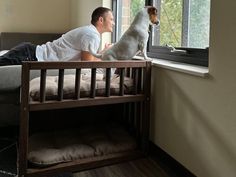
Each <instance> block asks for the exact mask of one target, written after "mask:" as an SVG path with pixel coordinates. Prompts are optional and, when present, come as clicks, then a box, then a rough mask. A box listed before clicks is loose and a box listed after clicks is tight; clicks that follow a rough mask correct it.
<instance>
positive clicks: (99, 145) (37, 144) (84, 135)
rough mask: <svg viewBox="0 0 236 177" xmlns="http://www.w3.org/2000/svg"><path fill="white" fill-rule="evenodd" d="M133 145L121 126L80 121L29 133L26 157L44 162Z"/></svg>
mask: <svg viewBox="0 0 236 177" xmlns="http://www.w3.org/2000/svg"><path fill="white" fill-rule="evenodd" d="M135 148H136V142H135V140H134V139H133V138H132V137H131V136H130V135H129V134H128V133H127V132H126V131H125V130H124V128H122V127H121V126H118V125H114V124H108V125H94V126H93V125H84V126H81V127H80V128H78V129H73V130H71V129H70V130H64V131H54V132H46V133H39V134H34V135H32V136H31V137H30V139H29V154H28V160H29V162H31V163H32V164H34V165H37V166H48V165H53V164H57V163H62V162H68V161H72V160H76V159H84V158H89V157H94V156H101V155H107V154H111V153H117V152H124V151H129V150H133V149H135Z"/></svg>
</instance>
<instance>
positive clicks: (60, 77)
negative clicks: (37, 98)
mask: <svg viewBox="0 0 236 177" xmlns="http://www.w3.org/2000/svg"><path fill="white" fill-rule="evenodd" d="M63 85H64V69H59V75H58V101H61V100H63Z"/></svg>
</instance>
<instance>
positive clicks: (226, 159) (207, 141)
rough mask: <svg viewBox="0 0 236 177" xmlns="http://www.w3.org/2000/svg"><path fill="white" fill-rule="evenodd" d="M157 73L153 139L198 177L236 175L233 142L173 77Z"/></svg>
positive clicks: (153, 99) (163, 72)
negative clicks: (228, 139) (225, 136)
mask: <svg viewBox="0 0 236 177" xmlns="http://www.w3.org/2000/svg"><path fill="white" fill-rule="evenodd" d="M156 71H157V72H155V75H154V74H153V75H152V77H153V78H152V97H151V98H152V102H151V103H152V104H151V113H152V115H151V116H152V119H151V121H152V122H151V138H152V139H153V140H155V141H156V142H155V143H156V144H157V145H160V147H161V148H163V150H166V151H167V153H169V154H170V155H172V156H173V157H174V158H175V159H176V160H179V161H180V163H182V164H183V165H184V166H185V167H187V169H189V170H190V171H192V172H193V173H194V174H196V175H197V176H202V177H204V176H208V177H222V176H225V175H226V174H225V172H227V173H228V175H232V174H234V175H235V174H236V169H235V166H234V165H233V164H234V162H235V159H236V154H235V149H234V148H232V146H231V145H230V144H229V143H230V142H227V141H226V140H225V139H224V137H223V136H222V134H220V133H219V131H218V130H217V129H216V127H214V122H213V123H212V122H210V120H209V119H208V118H207V117H206V116H205V115H204V114H203V112H202V111H201V109H200V107H199V106H198V105H197V104H195V103H194V100H191V97H189V96H188V95H187V94H186V92H185V91H184V90H183V89H182V88H181V85H180V84H179V83H177V81H176V80H174V79H173V78H172V77H171V75H169V74H168V73H167V72H165V71H163V70H161V72H160V70H156ZM211 79H212V78H211ZM154 81H155V82H154ZM191 87H194V86H191ZM154 90H155V91H154ZM206 99H207V98H206ZM154 126H155V127H154ZM199 143H201V144H199ZM187 165H189V167H191V168H189V167H188V166H187ZM219 166H220V168H219ZM228 175H227V176H228Z"/></svg>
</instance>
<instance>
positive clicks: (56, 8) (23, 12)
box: [0, 0, 71, 32]
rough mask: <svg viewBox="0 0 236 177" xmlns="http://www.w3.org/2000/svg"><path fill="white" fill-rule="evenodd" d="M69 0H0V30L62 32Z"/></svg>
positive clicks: (66, 20) (67, 28)
mask: <svg viewBox="0 0 236 177" xmlns="http://www.w3.org/2000/svg"><path fill="white" fill-rule="evenodd" d="M70 16H71V14H70V1H69V0H49V1H48V0H0V32H6V31H7V32H64V31H67V30H69V29H70Z"/></svg>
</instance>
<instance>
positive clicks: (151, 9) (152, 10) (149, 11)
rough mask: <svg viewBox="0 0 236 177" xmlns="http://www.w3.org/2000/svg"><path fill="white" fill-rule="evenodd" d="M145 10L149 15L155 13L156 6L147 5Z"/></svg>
mask: <svg viewBox="0 0 236 177" xmlns="http://www.w3.org/2000/svg"><path fill="white" fill-rule="evenodd" d="M147 11H148V14H149V15H157V8H156V7H153V6H147Z"/></svg>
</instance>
